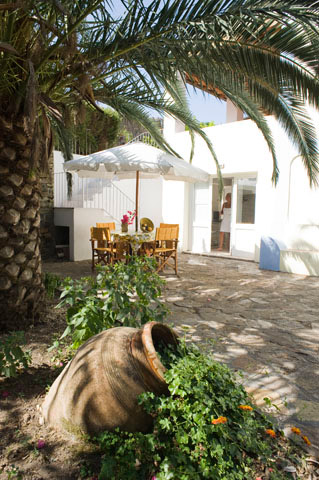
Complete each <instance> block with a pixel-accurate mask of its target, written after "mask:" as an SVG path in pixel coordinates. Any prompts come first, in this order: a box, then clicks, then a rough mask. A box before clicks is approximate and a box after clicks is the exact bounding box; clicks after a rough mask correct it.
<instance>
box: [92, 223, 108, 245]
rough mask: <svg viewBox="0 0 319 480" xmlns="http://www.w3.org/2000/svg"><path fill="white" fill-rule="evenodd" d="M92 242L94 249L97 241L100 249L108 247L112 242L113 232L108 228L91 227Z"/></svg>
mask: <svg viewBox="0 0 319 480" xmlns="http://www.w3.org/2000/svg"><path fill="white" fill-rule="evenodd" d="M91 241H92V247H93V248H94V241H97V246H98V248H103V247H107V246H108V243H109V242H110V241H111V232H110V229H109V228H107V227H91Z"/></svg>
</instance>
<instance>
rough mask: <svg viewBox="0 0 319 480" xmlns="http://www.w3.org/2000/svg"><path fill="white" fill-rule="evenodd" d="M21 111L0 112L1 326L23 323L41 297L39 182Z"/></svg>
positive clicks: (31, 317) (8, 327)
mask: <svg viewBox="0 0 319 480" xmlns="http://www.w3.org/2000/svg"><path fill="white" fill-rule="evenodd" d="M30 157H31V140H30V139H28V138H27V136H26V134H25V133H24V128H23V124H22V122H21V117H20V119H19V121H17V122H13V121H12V120H11V119H8V118H6V117H4V116H0V331H1V330H6V331H8V330H14V329H22V328H24V327H25V326H26V325H28V324H30V323H31V322H32V321H33V320H34V318H35V317H36V316H37V314H38V310H39V306H40V300H41V298H42V297H43V292H44V288H43V284H42V276H41V255H40V182H39V174H38V172H37V171H32V169H31V158H30Z"/></svg>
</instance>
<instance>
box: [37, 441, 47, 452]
mask: <svg viewBox="0 0 319 480" xmlns="http://www.w3.org/2000/svg"><path fill="white" fill-rule="evenodd" d="M44 447H45V441H44V440H38V444H37V449H38V450H41V448H44Z"/></svg>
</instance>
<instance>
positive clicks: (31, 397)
mask: <svg viewBox="0 0 319 480" xmlns="http://www.w3.org/2000/svg"><path fill="white" fill-rule="evenodd" d="M55 304H56V302H53V301H48V303H47V305H46V307H45V309H44V311H43V313H42V318H43V321H42V323H40V324H37V325H36V326H34V327H32V328H30V330H29V331H27V332H26V335H25V336H26V341H27V343H26V346H25V348H26V349H27V350H30V351H31V352H32V365H31V366H30V367H29V368H28V369H27V370H26V371H24V372H23V373H21V374H20V375H19V376H18V377H17V378H12V379H4V378H1V379H0V430H1V435H0V479H1V480H4V479H6V480H7V479H15V480H19V479H23V480H47V479H51V480H53V479H54V480H62V479H63V480H71V479H72V480H76V479H93V478H95V476H94V472H93V471H92V467H90V468H88V467H86V462H88V463H90V464H91V463H92V460H93V463H95V461H94V451H93V448H92V446H90V445H89V444H88V443H87V442H85V441H80V440H79V439H76V438H72V437H71V435H68V434H66V435H65V436H64V435H62V434H61V433H58V432H56V431H53V430H49V429H48V428H47V427H46V426H42V425H40V423H39V418H40V412H39V406H40V405H41V404H42V403H43V400H44V397H45V395H46V391H47V389H48V388H49V386H50V385H51V384H52V383H53V381H54V379H55V378H56V377H57V376H58V374H59V373H60V372H61V370H62V369H63V362H61V357H62V358H63V353H62V352H61V355H60V356H59V355H58V356H56V353H55V352H53V351H52V352H48V347H49V346H50V345H51V344H52V341H53V339H54V338H55V336H56V335H57V334H61V333H62V332H63V331H64V329H65V315H64V312H63V311H61V310H56V309H54V306H55ZM39 441H40V443H39ZM41 441H42V442H41ZM43 442H44V443H43ZM42 445H43V446H42ZM41 446H42V448H39V447H41ZM96 470H97V471H98V465H96ZM96 478H97V477H96Z"/></svg>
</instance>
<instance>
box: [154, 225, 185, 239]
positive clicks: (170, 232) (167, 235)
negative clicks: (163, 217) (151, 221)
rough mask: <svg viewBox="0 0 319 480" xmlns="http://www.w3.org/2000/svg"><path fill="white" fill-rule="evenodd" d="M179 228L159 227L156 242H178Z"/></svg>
mask: <svg viewBox="0 0 319 480" xmlns="http://www.w3.org/2000/svg"><path fill="white" fill-rule="evenodd" d="M178 229H179V227H178V226H177V227H159V228H157V229H156V234H155V241H159V242H163V241H166V240H178Z"/></svg>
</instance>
